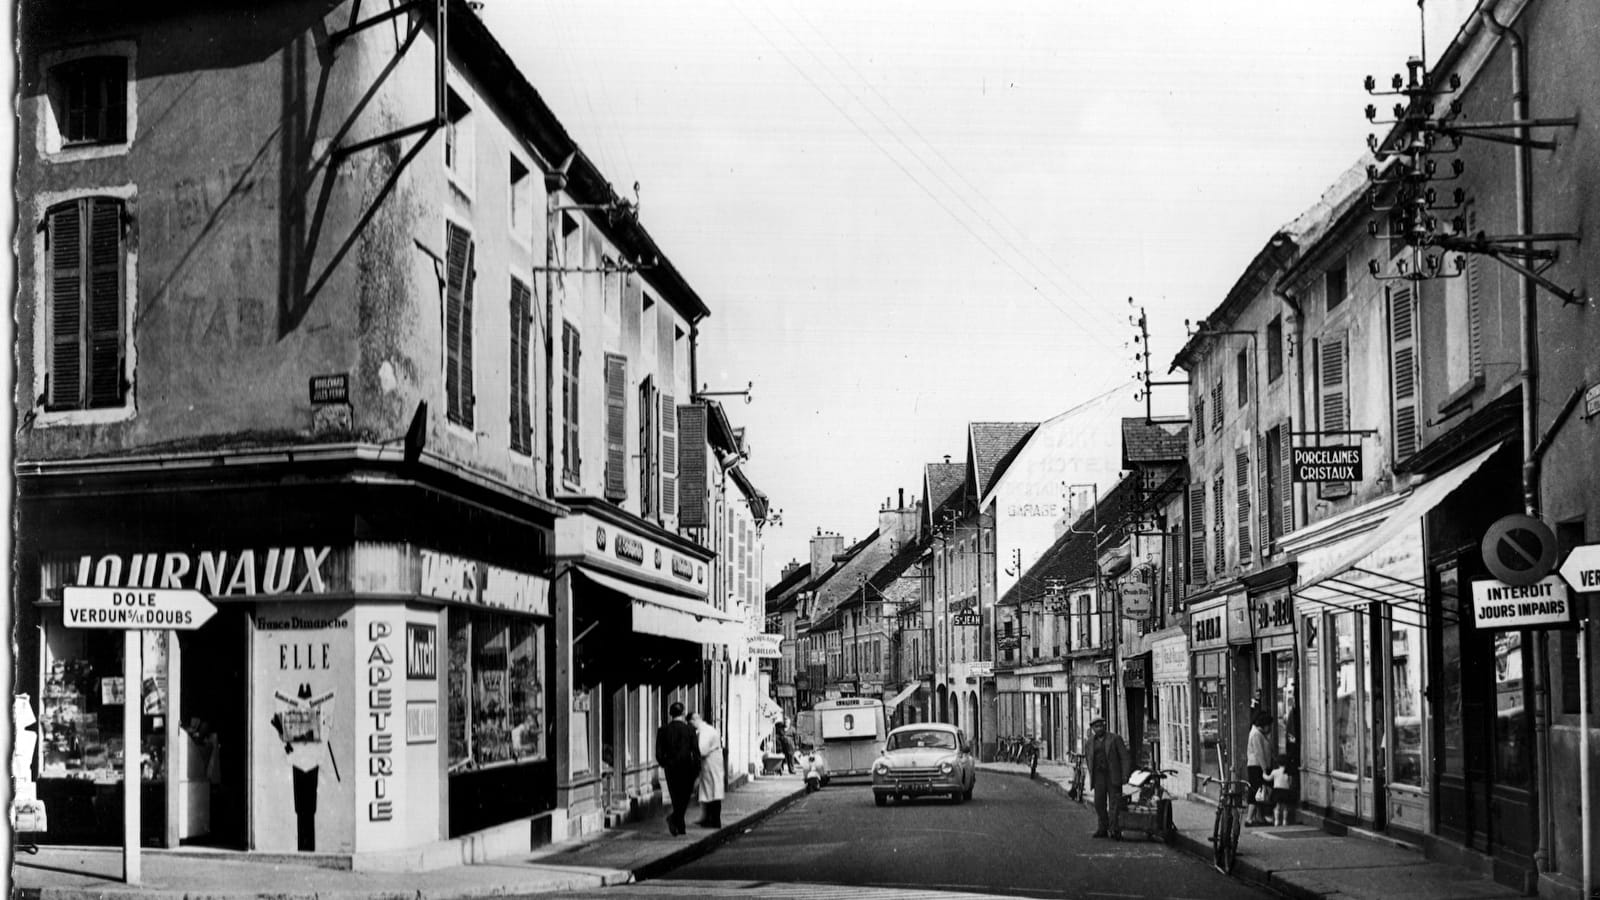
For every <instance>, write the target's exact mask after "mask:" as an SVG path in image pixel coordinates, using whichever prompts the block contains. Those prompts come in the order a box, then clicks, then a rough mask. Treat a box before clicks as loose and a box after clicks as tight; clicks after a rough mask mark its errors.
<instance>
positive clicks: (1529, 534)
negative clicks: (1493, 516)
mask: <svg viewBox="0 0 1600 900" xmlns="http://www.w3.org/2000/svg"><path fill="white" fill-rule="evenodd" d="M1482 550H1483V564H1484V565H1485V566H1488V567H1489V572H1490V573H1491V574H1493V575H1494V577H1496V578H1498V579H1500V580H1501V581H1503V582H1505V583H1506V584H1509V585H1513V586H1515V587H1526V586H1527V585H1530V584H1533V583H1534V582H1535V581H1538V580H1539V579H1541V578H1543V577H1545V576H1546V575H1549V574H1550V571H1551V569H1552V568H1553V567H1554V566H1555V564H1556V536H1555V535H1554V534H1553V533H1551V531H1550V526H1548V525H1546V524H1544V523H1543V522H1541V521H1539V520H1538V519H1535V518H1534V517H1532V516H1525V515H1521V514H1520V513H1519V514H1517V515H1511V516H1502V517H1501V518H1500V519H1499V520H1498V521H1496V522H1495V523H1494V524H1493V525H1490V526H1489V530H1488V531H1486V532H1484V535H1483V546H1482Z"/></svg>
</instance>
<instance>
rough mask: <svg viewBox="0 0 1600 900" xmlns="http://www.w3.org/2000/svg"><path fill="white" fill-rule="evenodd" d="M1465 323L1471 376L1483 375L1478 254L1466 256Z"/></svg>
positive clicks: (1481, 302)
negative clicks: (1467, 331) (1468, 340)
mask: <svg viewBox="0 0 1600 900" xmlns="http://www.w3.org/2000/svg"><path fill="white" fill-rule="evenodd" d="M1467 324H1468V328H1469V335H1470V343H1469V344H1468V349H1469V350H1470V352H1471V354H1472V356H1471V359H1472V377H1473V378H1482V377H1483V283H1482V281H1481V279H1480V277H1479V274H1478V254H1476V253H1473V254H1469V255H1468V256H1467Z"/></svg>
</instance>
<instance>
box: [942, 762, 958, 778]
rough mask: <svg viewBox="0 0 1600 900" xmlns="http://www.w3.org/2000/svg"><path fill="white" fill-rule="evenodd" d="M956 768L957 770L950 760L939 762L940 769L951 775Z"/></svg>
mask: <svg viewBox="0 0 1600 900" xmlns="http://www.w3.org/2000/svg"><path fill="white" fill-rule="evenodd" d="M955 770H956V767H955V766H952V765H950V764H949V763H948V762H942V763H939V771H940V772H942V773H943V774H945V775H949V774H950V773H951V772H954V771H955Z"/></svg>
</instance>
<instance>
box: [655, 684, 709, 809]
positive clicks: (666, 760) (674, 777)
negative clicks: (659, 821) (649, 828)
mask: <svg viewBox="0 0 1600 900" xmlns="http://www.w3.org/2000/svg"><path fill="white" fill-rule="evenodd" d="M667 715H669V716H671V717H672V720H671V721H670V722H668V723H667V724H665V725H662V726H661V728H660V729H659V730H657V731H656V764H657V765H659V766H661V769H662V771H664V772H666V773H667V795H668V796H669V797H671V798H672V812H671V813H669V814H668V815H667V830H668V831H670V832H671V833H673V834H684V833H685V832H687V831H688V826H687V825H686V824H685V823H684V820H683V815H684V813H685V812H687V811H688V809H689V797H690V796H691V795H693V793H694V785H695V779H697V778H699V777H700V739H699V736H698V735H697V734H695V730H694V726H693V725H690V724H689V723H688V722H687V721H685V720H684V718H683V704H682V703H679V702H677V701H673V703H672V705H671V706H669V707H667Z"/></svg>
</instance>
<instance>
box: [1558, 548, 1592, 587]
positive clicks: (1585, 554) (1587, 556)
mask: <svg viewBox="0 0 1600 900" xmlns="http://www.w3.org/2000/svg"><path fill="white" fill-rule="evenodd" d="M1561 577H1562V578H1564V579H1566V581H1567V584H1569V585H1571V586H1572V589H1573V590H1575V591H1600V544H1584V545H1583V546H1582V547H1574V548H1572V553H1570V554H1568V556H1567V561H1566V562H1564V563H1562V564H1561Z"/></svg>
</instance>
